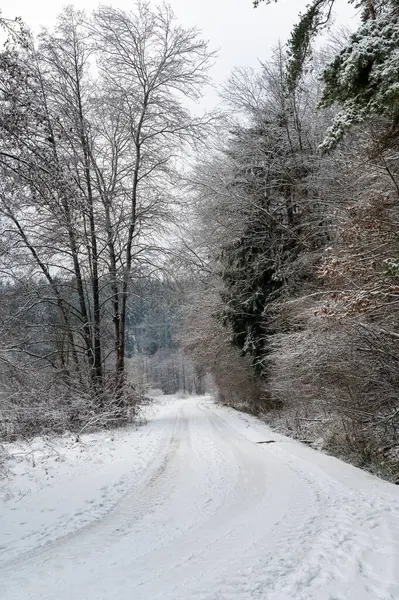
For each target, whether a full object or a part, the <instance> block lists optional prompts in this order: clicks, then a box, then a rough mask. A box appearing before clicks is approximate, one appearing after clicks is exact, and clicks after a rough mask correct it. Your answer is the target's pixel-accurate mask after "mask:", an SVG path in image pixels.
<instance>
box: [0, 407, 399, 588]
mask: <svg viewBox="0 0 399 600" xmlns="http://www.w3.org/2000/svg"><path fill="white" fill-rule="evenodd" d="M151 410H152V414H149V415H148V419H149V422H148V423H147V425H144V426H143V427H140V428H138V429H137V430H133V429H125V430H121V431H116V432H112V433H104V432H102V433H96V434H90V435H85V436H82V440H83V441H82V443H77V442H75V441H74V439H73V437H72V436H64V437H62V438H58V439H56V440H53V441H51V443H50V442H49V441H48V440H47V441H46V440H44V439H37V440H35V441H34V442H33V443H32V444H30V445H28V444H27V443H26V444H12V445H9V446H8V448H7V449H8V452H9V453H10V455H11V459H10V461H9V463H8V466H9V468H10V471H11V474H10V476H9V478H8V479H7V480H5V481H3V482H2V484H1V488H0V489H1V493H2V495H3V498H4V501H3V502H2V505H1V508H0V519H1V532H0V535H1V538H0V540H1V541H0V546H1V547H2V554H1V556H0V561H1V562H0V598H1V599H2V600H39V599H40V600H70V599H75V598H79V599H80V600H112V599H118V600H133V599H134V600H155V599H159V600H161V599H162V600H180V599H181V600H238V599H239V600H254V599H262V600H263V599H265V600H397V599H398V598H399V489H398V488H397V487H396V486H394V485H392V484H389V483H387V482H384V481H381V480H379V479H377V478H376V477H373V476H372V475H370V474H367V473H364V472H362V471H360V470H358V469H356V468H354V467H352V466H350V465H347V464H345V463H342V462H340V461H339V460H337V459H335V458H332V457H329V456H326V455H323V454H321V453H319V452H317V451H315V450H312V449H311V448H308V447H307V446H304V445H302V444H300V443H298V442H295V441H293V440H291V439H289V438H286V437H284V436H282V435H279V434H275V433H273V432H272V431H271V430H270V429H269V428H268V427H267V426H266V425H265V424H263V423H261V422H260V421H258V420H257V419H255V418H253V417H250V416H248V415H244V414H241V413H238V412H236V411H233V410H230V409H227V408H222V407H219V406H216V405H215V404H214V403H213V402H212V401H211V399H210V398H207V397H199V398H198V397H197V398H186V399H182V398H180V399H179V398H176V397H165V398H158V399H157V400H156V403H155V404H154V405H153V408H152V409H151ZM272 440H273V441H272ZM265 441H269V442H271V443H263V444H259V443H258V442H265ZM32 461H33V462H32ZM33 464H34V465H35V466H33Z"/></svg>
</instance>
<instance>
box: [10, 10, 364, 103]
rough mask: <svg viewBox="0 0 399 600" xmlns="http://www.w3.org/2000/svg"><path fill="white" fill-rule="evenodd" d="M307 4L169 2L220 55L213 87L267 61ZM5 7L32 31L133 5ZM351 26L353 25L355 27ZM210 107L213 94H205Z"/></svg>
mask: <svg viewBox="0 0 399 600" xmlns="http://www.w3.org/2000/svg"><path fill="white" fill-rule="evenodd" d="M308 3H309V0H279V2H278V3H277V4H274V3H273V4H271V5H269V6H267V5H266V4H265V3H263V4H261V5H260V6H259V7H258V8H257V9H254V8H253V6H252V0H168V4H170V5H171V6H172V7H173V10H174V12H175V13H176V16H177V17H178V19H179V21H180V22H181V23H182V25H189V26H192V25H195V26H197V27H198V28H199V29H201V30H202V32H203V37H204V38H205V39H208V40H209V42H210V47H211V48H212V49H217V50H218V51H219V58H218V60H217V63H216V65H215V67H214V68H213V70H212V72H211V75H212V78H213V80H214V81H215V83H216V84H221V83H223V82H224V81H225V80H226V79H227V78H228V76H229V74H230V72H231V70H232V69H233V67H235V66H244V65H245V66H256V64H257V61H258V59H261V60H266V59H267V58H268V56H270V50H271V49H272V48H273V46H275V45H276V44H277V42H278V40H279V39H281V40H283V41H284V40H286V38H287V37H288V34H289V32H290V30H291V27H292V25H293V23H294V22H295V21H296V20H297V17H298V13H299V12H300V11H301V10H303V9H304V7H305V6H306V5H307V4H308ZM7 4H8V5H7V6H6V7H3V15H4V16H6V17H10V18H12V17H14V16H20V17H22V18H23V20H24V21H25V22H26V24H27V25H28V26H29V27H30V28H31V29H34V30H36V29H39V27H40V26H41V25H45V26H51V25H52V24H53V23H54V21H55V18H56V16H57V14H58V13H59V12H60V11H61V10H62V8H63V6H65V5H66V4H75V5H76V6H77V8H79V9H84V10H87V11H91V10H92V9H94V8H95V7H96V6H97V5H98V4H109V5H112V6H117V7H120V8H124V9H127V10H129V9H130V8H134V1H132V0H103V1H102V2H101V1H100V2H99V1H98V0H80V1H76V0H75V1H73V0H72V1H71V2H68V1H67V2H66V1H65V0H47V1H46V0H13V1H12V2H10V3H7ZM336 12H337V14H338V15H339V16H338V18H337V22H338V23H340V24H346V25H348V26H349V27H351V23H354V10H353V7H350V6H349V5H348V2H347V0H337V10H336ZM353 26H354V25H353ZM207 95H208V102H206V104H208V105H212V104H214V103H215V101H216V94H215V92H212V91H211V90H209V91H208V92H207Z"/></svg>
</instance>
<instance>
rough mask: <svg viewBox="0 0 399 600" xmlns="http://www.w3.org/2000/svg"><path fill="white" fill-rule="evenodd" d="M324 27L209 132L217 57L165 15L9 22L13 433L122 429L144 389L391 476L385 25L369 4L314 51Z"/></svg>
mask: <svg viewBox="0 0 399 600" xmlns="http://www.w3.org/2000/svg"><path fill="white" fill-rule="evenodd" d="M268 3H269V2H267V1H266V2H265V3H264V4H268ZM255 4H256V5H258V4H259V6H257V8H256V10H258V11H259V18H267V6H265V5H263V4H262V2H255ZM355 4H356V3H355ZM334 6H335V2H334V0H313V2H311V3H310V4H309V6H308V8H307V9H306V11H305V12H304V13H303V14H302V15H300V16H299V21H298V24H297V25H296V26H295V27H294V29H293V32H292V35H291V37H290V39H289V40H288V42H287V43H286V44H284V43H283V41H282V42H281V44H280V45H279V46H278V47H276V48H275V49H274V50H273V52H272V53H271V54H270V57H269V58H268V60H265V61H263V62H260V64H259V68H258V69H252V68H246V67H237V68H236V69H235V70H234V71H233V73H232V74H231V76H230V78H229V80H228V81H227V82H226V83H225V85H224V86H223V87H222V89H221V90H220V95H221V98H222V101H223V113H222V114H220V113H218V114H217V115H216V114H214V115H210V114H209V115H208V114H207V115H204V116H198V110H196V111H195V116H193V115H192V114H191V113H190V111H189V109H188V106H190V105H191V103H192V101H195V100H198V98H199V97H200V92H201V89H202V88H203V86H204V85H206V84H207V82H208V75H207V73H208V69H209V67H210V65H211V64H212V61H213V60H214V54H213V53H212V52H211V51H210V50H209V49H208V47H207V44H206V43H205V42H204V41H202V40H201V38H200V37H199V36H198V33H197V32H196V31H195V30H188V29H184V28H183V27H181V26H179V25H178V24H177V23H176V21H175V19H174V17H173V14H172V12H171V10H170V9H169V8H167V7H163V8H154V7H151V6H150V5H149V4H146V3H140V4H138V5H137V7H136V8H135V9H134V11H133V12H132V13H126V12H123V11H120V10H117V9H114V8H110V7H101V8H99V9H98V10H97V11H96V12H95V13H94V14H93V15H91V16H88V15H85V14H83V13H80V12H78V11H75V10H73V9H69V8H68V9H65V11H64V12H63V13H62V14H61V16H60V18H59V20H58V23H57V25H56V27H55V28H54V29H53V30H45V31H43V32H42V33H41V34H40V35H39V36H38V37H37V38H34V37H33V36H32V35H31V34H30V33H29V32H28V30H26V29H25V27H24V26H23V25H22V24H21V23H19V22H8V21H6V20H3V27H4V28H5V30H6V31H7V35H8V41H7V43H6V45H5V47H4V49H3V51H2V52H1V55H0V169H1V187H0V228H1V233H0V236H1V238H0V239H1V272H2V278H1V287H0V303H1V324H0V327H1V332H2V336H1V340H2V341H1V344H2V348H1V367H0V369H1V373H0V385H1V399H0V403H1V404H0V410H1V411H2V412H1V414H2V415H3V416H4V422H6V421H7V422H9V419H10V417H9V416H8V415H10V414H13V415H14V417H15V415H17V416H18V418H21V419H22V420H23V419H24V417H20V415H23V414H25V412H24V411H27V410H28V411H32V409H33V408H34V407H35V406H39V407H40V410H39V409H38V410H37V411H36V412H30V413H29V414H32V415H34V416H33V417H32V418H31V419H33V420H34V419H37V420H38V421H40V422H42V421H43V419H48V420H50V421H52V422H53V421H54V420H55V421H57V422H58V421H59V428H61V429H62V428H65V427H73V426H74V424H75V423H76V422H78V423H79V424H81V423H85V422H86V421H87V420H88V419H90V418H92V419H96V418H97V417H98V416H100V417H101V415H106V417H104V422H107V418H108V417H109V416H110V415H111V417H110V418H111V420H112V419H116V418H119V420H122V421H125V420H126V419H127V418H128V415H130V417H132V416H134V414H135V410H136V408H135V407H136V406H137V403H138V402H139V399H140V396H141V394H142V392H143V390H145V388H146V386H147V387H148V386H154V387H159V388H161V389H163V391H164V392H167V393H170V392H175V391H177V390H178V389H183V390H184V391H189V392H190V393H193V392H194V393H204V392H205V390H206V389H208V390H209V389H210V387H209V386H211V388H212V389H214V388H216V389H217V395H218V398H219V400H220V401H221V402H223V403H225V404H229V405H232V406H235V407H236V408H239V409H243V410H249V411H251V412H254V413H256V414H261V415H262V416H263V417H264V418H265V419H266V420H267V421H268V422H270V423H271V424H272V425H273V426H274V427H276V428H278V429H280V430H282V431H284V432H288V433H290V434H293V435H295V436H297V437H299V438H300V439H302V440H304V441H306V442H309V443H313V444H317V445H318V447H323V448H325V449H327V450H328V451H330V452H333V453H336V454H339V455H341V456H345V457H347V458H350V459H351V460H353V461H354V462H356V463H357V464H361V465H363V466H367V467H368V468H373V469H375V470H377V471H378V472H379V473H383V474H385V475H387V476H391V477H396V476H397V464H398V459H399V437H398V427H399V350H398V342H399V323H398V319H399V279H398V278H399V254H398V222H399V60H398V52H399V5H398V2H397V1H396V0H362V1H360V0H359V2H357V6H358V9H359V24H358V28H357V30H356V31H354V32H353V33H349V32H341V33H338V34H335V35H334V36H333V38H331V40H330V41H328V40H329V39H330V38H329V37H328V34H327V35H325V36H324V37H325V40H324V42H323V44H318V46H317V48H316V47H315V44H314V40H315V38H316V36H317V35H318V34H319V33H321V32H324V33H325V32H326V27H327V26H328V25H329V24H330V21H331V16H332V14H333V13H332V11H333V9H334ZM261 58H262V57H261ZM187 157H189V161H190V165H188V164H187ZM191 163H194V164H193V166H192V167H191ZM181 215H184V218H181ZM177 231H179V232H180V234H179V235H180V237H181V238H182V241H181V242H177V241H176V240H177V234H176V232H177ZM171 240H172V242H171ZM207 386H208V387H207ZM18 411H20V412H18ZM129 411H130V412H129ZM46 415H47V416H46ZM14 417H13V418H14ZM130 417H129V418H130ZM30 426H31V427H33V428H34V427H35V425H34V423H33V424H32V423H30ZM4 429H5V430H7V427H5V428H4Z"/></svg>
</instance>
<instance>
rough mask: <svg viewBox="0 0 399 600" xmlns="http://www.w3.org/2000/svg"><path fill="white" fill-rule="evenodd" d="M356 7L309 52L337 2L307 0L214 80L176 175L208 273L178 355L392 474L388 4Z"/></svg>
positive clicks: (269, 416) (397, 174) (396, 171)
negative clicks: (205, 137) (246, 63)
mask: <svg viewBox="0 0 399 600" xmlns="http://www.w3.org/2000/svg"><path fill="white" fill-rule="evenodd" d="M358 4H359V8H361V11H360V13H361V14H360V24H359V28H358V30H357V31H355V32H354V33H353V34H350V33H342V34H340V35H337V34H335V35H334V38H333V39H332V41H331V42H328V43H325V44H324V46H323V47H322V50H316V49H315V48H314V46H313V39H314V38H315V36H316V34H317V33H318V32H319V31H320V30H323V27H325V25H326V24H327V23H328V21H329V19H330V17H331V10H332V8H333V5H334V2H331V1H328V2H323V1H316V2H313V3H311V4H310V5H309V7H308V9H307V12H306V13H304V14H303V15H301V16H300V20H299V22H298V25H297V26H296V27H295V28H294V30H293V33H292V37H291V39H290V40H289V41H288V44H287V47H284V46H280V47H278V48H276V49H275V50H274V53H273V56H272V58H271V59H269V60H268V61H266V62H263V63H261V65H260V67H259V69H258V70H253V69H246V68H239V69H236V70H235V71H234V72H233V73H232V75H231V77H230V79H229V81H228V82H227V84H226V85H225V86H224V89H223V90H222V97H223V99H224V101H225V104H226V113H227V116H226V123H225V124H222V125H220V130H219V133H218V137H217V140H216V139H215V141H214V143H213V150H212V152H211V153H207V154H206V156H205V157H204V158H202V159H200V160H199V161H198V164H197V166H196V168H195V170H194V173H193V174H192V176H191V178H190V181H189V182H188V187H189V189H190V190H191V194H192V197H193V203H194V206H195V209H194V211H195V217H196V220H195V222H196V226H195V230H194V232H193V236H192V237H193V244H196V249H197V253H198V254H201V253H202V256H204V257H206V264H207V269H208V270H206V269H205V270H203V279H202V281H203V284H202V285H203V287H202V292H201V293H199V294H197V295H196V297H195V299H194V300H193V309H192V315H193V318H194V319H196V322H197V323H198V329H199V331H200V333H199V334H198V336H197V338H195V339H194V342H192V343H191V346H190V345H189V350H190V351H191V353H192V355H193V356H194V357H195V359H196V360H197V361H199V362H200V363H201V364H203V365H204V366H205V367H206V368H209V369H210V370H211V371H212V372H213V374H214V377H215V380H216V381H217V382H218V387H219V394H220V398H221V399H222V400H223V401H224V402H226V403H229V404H232V405H234V406H236V407H238V408H241V409H247V410H250V411H255V412H257V413H261V414H263V416H264V418H266V420H267V421H268V422H270V423H271V424H272V425H273V426H274V427H276V428H278V429H280V430H281V431H284V432H287V433H289V434H293V435H295V436H297V437H299V438H300V439H302V440H304V441H306V442H308V443H313V444H315V445H317V447H323V448H325V449H327V450H328V451H331V452H333V453H337V454H339V455H341V456H345V457H349V458H350V459H351V460H353V461H355V462H356V463H357V464H361V465H364V466H368V467H372V468H374V469H376V470H377V471H378V472H380V473H385V474H386V475H388V476H391V477H394V478H395V477H397V459H398V449H399V446H398V442H399V439H398V434H397V429H398V426H399V405H398V383H399V380H398V375H399V371H398V366H399V362H398V361H399V354H398V346H397V344H398V339H399V329H398V313H397V307H398V298H399V295H398V293H399V287H398V275H399V271H398V254H397V251H398V246H397V243H398V229H397V224H398V202H399V154H398V150H399V129H398V124H399V120H398V117H399V94H398V82H399V70H398V69H399V62H398V48H399V39H398V37H397V36H398V35H399V22H398V16H399V14H398V11H399V7H398V4H397V2H393V1H385V2H375V1H373V2H359V3H358ZM261 8H262V10H265V11H267V7H261V6H259V7H258V9H257V10H259V11H260V10H261ZM210 298H213V301H210ZM198 305H199V306H201V312H202V314H201V313H200V310H199V308H198ZM204 314H206V315H207V319H206V324H204V323H203V322H204V316H203V315H204ZM222 327H223V329H222ZM191 328H192V322H191ZM188 333H189V330H188ZM222 337H223V339H224V347H222V344H221V339H222ZM233 356H234V358H233ZM213 357H217V358H213ZM222 357H223V358H222ZM234 361H238V362H239V363H240V365H241V368H240V369H238V368H229V367H227V366H226V363H227V364H229V365H232V364H234V365H235V362H234ZM248 368H250V380H249V379H248V375H247V374H248ZM244 372H245V375H243V373H244ZM226 373H228V376H227V377H226V376H225V375H226ZM233 390H234V391H233Z"/></svg>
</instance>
